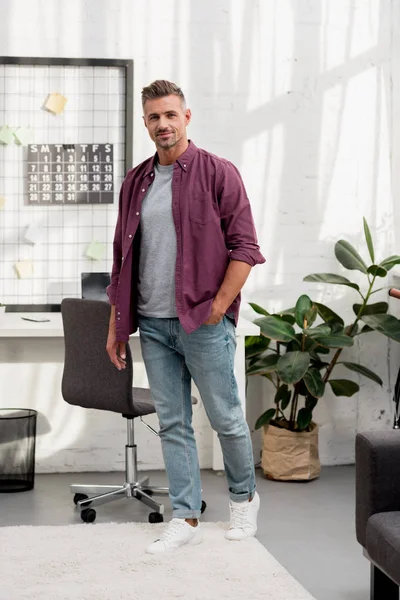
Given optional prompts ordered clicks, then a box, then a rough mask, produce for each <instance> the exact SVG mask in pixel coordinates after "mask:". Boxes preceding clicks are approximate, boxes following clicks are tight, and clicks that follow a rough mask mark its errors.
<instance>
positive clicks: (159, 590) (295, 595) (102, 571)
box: [0, 523, 313, 600]
mask: <svg viewBox="0 0 400 600" xmlns="http://www.w3.org/2000/svg"><path fill="white" fill-rule="evenodd" d="M164 527H165V524H164V523H160V524H157V525H150V524H148V523H122V524H116V523H109V524H101V523H100V524H94V525H90V524H83V523H82V524H79V525H66V526H59V527H50V526H48V527H34V526H29V527H27V526H20V527H2V528H0V574H1V578H0V599H1V600H28V599H29V600H140V599H141V598H155V599H160V600H177V599H183V600H214V599H215V600H217V599H218V600H225V599H226V600H228V599H229V600H239V599H240V600H246V599H247V598H251V600H261V599H262V600H269V599H271V600H272V599H273V600H313V599H312V596H311V595H310V594H309V593H308V592H306V590H304V588H302V587H301V585H300V584H299V583H297V581H296V580H295V579H293V577H291V575H289V573H288V572H287V571H286V570H285V569H284V568H283V567H282V566H281V565H280V564H279V563H278V562H277V561H276V560H275V559H274V558H273V557H272V556H271V555H270V554H269V553H268V552H267V550H266V549H265V548H264V547H263V546H262V545H261V544H260V543H259V542H258V541H257V540H256V539H254V538H252V539H248V540H245V541H242V542H229V541H228V540H225V539H224V531H225V529H226V527H227V526H226V525H225V524H221V523H202V528H203V534H204V540H203V542H202V543H201V544H199V545H198V546H190V547H187V548H181V549H179V550H178V551H177V552H175V553H173V554H166V555H163V556H156V557H154V556H151V555H149V554H145V552H144V549H145V547H146V546H147V544H149V543H151V542H152V541H153V540H154V539H156V538H157V537H158V536H159V534H160V533H161V531H162V529H163V528H164Z"/></svg>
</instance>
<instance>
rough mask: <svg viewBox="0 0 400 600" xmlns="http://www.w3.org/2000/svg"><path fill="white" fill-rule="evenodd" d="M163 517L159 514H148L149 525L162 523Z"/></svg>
mask: <svg viewBox="0 0 400 600" xmlns="http://www.w3.org/2000/svg"><path fill="white" fill-rule="evenodd" d="M163 521H164V517H163V516H162V515H160V513H157V512H152V513H150V514H149V523H162V522H163Z"/></svg>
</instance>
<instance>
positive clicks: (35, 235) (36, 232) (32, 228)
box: [24, 225, 43, 244]
mask: <svg viewBox="0 0 400 600" xmlns="http://www.w3.org/2000/svg"><path fill="white" fill-rule="evenodd" d="M42 237H43V229H41V228H40V227H37V226H36V225H29V226H28V227H27V229H26V231H25V233H24V240H26V241H27V242H30V243H31V244H37V243H38V242H40V241H41V240H42Z"/></svg>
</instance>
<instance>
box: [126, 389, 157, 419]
mask: <svg viewBox="0 0 400 600" xmlns="http://www.w3.org/2000/svg"><path fill="white" fill-rule="evenodd" d="M132 395H133V407H132V412H131V413H129V416H131V417H144V415H151V414H152V413H155V412H156V407H155V406H154V402H153V400H152V399H151V394H150V390H149V389H148V388H138V387H134V388H132Z"/></svg>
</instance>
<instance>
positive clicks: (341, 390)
mask: <svg viewBox="0 0 400 600" xmlns="http://www.w3.org/2000/svg"><path fill="white" fill-rule="evenodd" d="M329 383H330V386H331V388H332V391H333V393H334V394H335V396H347V397H348V398H350V396H354V394H356V393H357V392H358V391H359V390H360V386H359V385H358V384H357V383H356V382H355V381H350V380H349V379H330V380H329Z"/></svg>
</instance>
